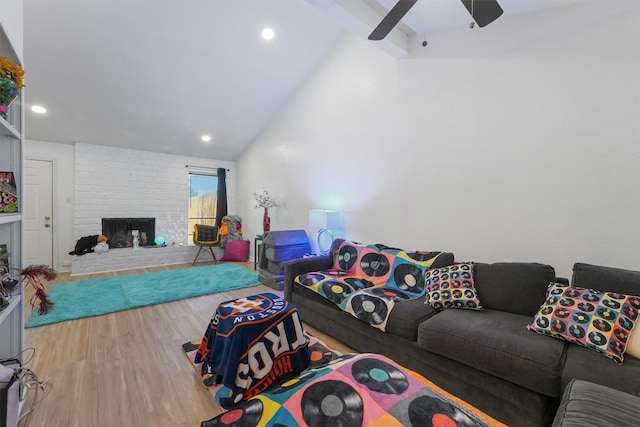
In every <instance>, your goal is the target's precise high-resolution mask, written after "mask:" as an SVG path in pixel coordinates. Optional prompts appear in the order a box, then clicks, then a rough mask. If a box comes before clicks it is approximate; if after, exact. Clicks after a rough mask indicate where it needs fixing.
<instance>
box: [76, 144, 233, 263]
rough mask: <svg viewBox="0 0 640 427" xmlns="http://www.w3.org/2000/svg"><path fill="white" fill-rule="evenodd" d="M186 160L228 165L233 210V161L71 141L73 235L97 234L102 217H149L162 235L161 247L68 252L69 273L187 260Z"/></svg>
mask: <svg viewBox="0 0 640 427" xmlns="http://www.w3.org/2000/svg"><path fill="white" fill-rule="evenodd" d="M186 165H197V166H204V167H211V168H217V167H224V168H227V169H230V171H229V172H227V197H228V206H229V213H231V214H233V213H234V212H235V162H228V161H219V160H213V159H201V158H193V157H186V156H176V155H170V154H162V153H153V152H147V151H138V150H130V149H123V148H114V147H106V146H100V145H90V144H81V143H78V144H76V145H75V206H74V239H75V240H77V239H79V238H80V237H83V236H91V235H94V234H100V233H101V231H102V218H123V217H152V218H155V224H156V231H155V234H156V236H162V237H163V238H164V239H165V242H166V244H167V247H166V248H141V249H138V250H134V249H131V248H122V249H112V250H110V251H109V252H107V253H104V254H86V255H81V256H74V257H73V259H72V267H71V271H72V274H87V273H96V272H102V271H113V270H123V269H128V268H139V267H148V266H153V265H164V264H172V263H182V262H191V261H192V260H193V257H195V251H196V247H194V246H190V247H189V246H187V240H188V233H189V230H187V217H188V201H189V170H188V169H187V168H186ZM197 171H200V172H201V171H202V170H197ZM203 259H204V258H203Z"/></svg>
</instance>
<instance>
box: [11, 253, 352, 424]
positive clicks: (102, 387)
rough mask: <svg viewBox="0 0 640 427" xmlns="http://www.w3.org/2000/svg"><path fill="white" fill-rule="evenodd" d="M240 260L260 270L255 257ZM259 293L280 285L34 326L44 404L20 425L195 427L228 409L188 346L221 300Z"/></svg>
mask: <svg viewBox="0 0 640 427" xmlns="http://www.w3.org/2000/svg"><path fill="white" fill-rule="evenodd" d="M207 264H210V263H199V264H198V266H202V265H207ZM238 264H240V265H242V266H244V267H246V268H248V269H250V270H252V269H253V263H252V262H247V263H238ZM175 268H191V265H190V264H179V265H173V266H163V267H154V268H144V269H138V270H129V271H125V272H116V273H100V274H94V275H84V276H74V277H69V274H68V273H63V274H60V275H59V277H58V279H56V280H55V281H54V282H50V283H49V284H47V288H50V287H51V286H55V284H56V283H60V282H68V281H76V280H83V279H90V278H102V277H112V276H116V275H125V274H136V273H145V272H151V271H161V270H168V269H175ZM260 292H275V291H274V289H272V288H269V287H266V286H263V285H261V286H258V287H252V288H245V289H240V290H235V291H231V292H223V293H218V294H213V295H207V296H203V297H197V298H190V299H186V300H181V301H175V302H171V303H167V304H160V305H155V306H150V307H144V308H140V309H135V310H127V311H122V312H118V313H112V314H107V315H104V316H97V317H90V318H85V319H79V320H72V321H67V322H61V323H57V324H53V325H48V326H41V327H37V328H30V329H27V330H26V331H25V347H26V348H34V349H35V350H36V353H35V355H34V356H33V358H32V360H31V362H30V363H29V364H28V365H27V367H28V368H30V369H32V370H33V371H34V372H35V373H36V375H37V376H38V377H39V379H40V380H46V385H45V387H44V390H45V392H44V394H43V393H41V394H40V396H41V399H40V401H39V403H38V404H37V405H36V406H35V408H34V410H33V412H32V413H31V415H30V416H29V417H28V418H25V419H23V420H22V421H21V422H20V423H19V426H20V427H28V426H30V427H36V426H38V427H39V426H69V427H73V426H79V427H80V426H81V427H94V426H96V427H97V426H100V427H102V426H105V427H107V426H109V427H112V426H113V427H115V426H136V427H141V426H154V427H155V426H173V427H176V426H177V427H193V426H196V425H199V423H200V422H201V421H203V420H207V419H210V418H212V417H213V416H215V415H217V414H219V413H220V412H221V409H220V408H219V407H218V406H217V404H216V403H215V401H214V400H213V397H212V396H211V394H210V393H209V391H207V390H206V389H205V388H204V386H202V383H201V381H200V376H199V375H198V374H197V373H196V371H195V370H194V369H193V367H192V366H191V364H190V363H189V361H188V359H187V358H186V357H185V355H184V353H183V352H182V348H181V345H182V344H183V343H184V342H186V341H189V340H192V339H198V338H201V337H202V334H203V333H204V331H205V329H206V327H207V324H208V322H209V320H210V318H211V315H212V314H213V312H214V311H215V308H216V307H217V306H218V304H219V303H220V302H222V301H226V300H229V299H234V298H239V297H242V296H247V295H253V294H256V293H260ZM29 297H30V295H27V296H26V300H27V306H26V308H25V310H26V311H27V313H26V314H27V315H30V313H31V309H30V307H28V300H29ZM99 303H100V301H96V304H99ZM306 329H307V330H308V331H309V332H311V333H313V334H315V335H316V336H318V337H319V338H320V339H323V340H325V341H326V342H327V343H328V344H330V345H332V346H334V347H335V348H337V349H338V350H339V351H342V352H349V351H351V349H350V348H348V347H347V346H345V345H344V344H342V343H340V342H338V341H335V340H333V339H331V338H330V337H328V336H326V335H325V334H322V333H320V332H319V331H317V330H315V329H314V328H311V327H306ZM27 353H28V352H27ZM26 358H28V355H27V357H25V359H26ZM31 394H33V393H31ZM30 403H31V401H30V400H29V401H28V402H27V404H26V405H25V411H26V410H28V409H29V406H30Z"/></svg>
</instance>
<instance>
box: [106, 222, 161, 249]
mask: <svg viewBox="0 0 640 427" xmlns="http://www.w3.org/2000/svg"><path fill="white" fill-rule="evenodd" d="M131 230H138V232H139V233H138V234H139V241H140V246H155V243H154V240H155V238H156V235H155V233H156V219H155V218H102V234H104V235H105V236H107V239H109V240H108V243H109V247H110V248H131V247H133V234H132V233H131Z"/></svg>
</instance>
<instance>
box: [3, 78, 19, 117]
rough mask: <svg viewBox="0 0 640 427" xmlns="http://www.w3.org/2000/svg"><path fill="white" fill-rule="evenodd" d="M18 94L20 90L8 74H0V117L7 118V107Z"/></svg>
mask: <svg viewBox="0 0 640 427" xmlns="http://www.w3.org/2000/svg"><path fill="white" fill-rule="evenodd" d="M19 94H20V88H19V87H18V85H17V84H16V82H15V81H14V80H13V78H12V75H11V73H10V72H8V71H7V72H6V74H5V75H2V74H0V116H2V117H3V118H4V119H6V118H7V113H8V112H9V106H10V105H11V103H12V102H13V101H15V100H16V98H17V97H18V95H19Z"/></svg>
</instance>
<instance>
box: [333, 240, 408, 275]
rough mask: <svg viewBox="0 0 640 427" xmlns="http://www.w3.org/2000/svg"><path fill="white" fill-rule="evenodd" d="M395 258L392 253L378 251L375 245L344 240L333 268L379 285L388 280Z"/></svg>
mask: <svg viewBox="0 0 640 427" xmlns="http://www.w3.org/2000/svg"><path fill="white" fill-rule="evenodd" d="M395 258H396V256H395V255H394V254H392V253H388V252H380V251H379V250H378V248H376V247H375V246H363V245H360V244H356V243H353V242H349V241H344V242H343V243H342V244H341V245H340V249H339V250H338V252H337V254H336V257H335V259H334V269H336V270H340V271H346V272H347V273H349V274H350V275H352V276H356V277H360V278H363V279H367V280H370V281H372V282H374V283H375V284H377V285H381V284H384V283H386V282H387V281H388V280H389V277H390V276H391V272H392V267H393V264H394V262H395Z"/></svg>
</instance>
